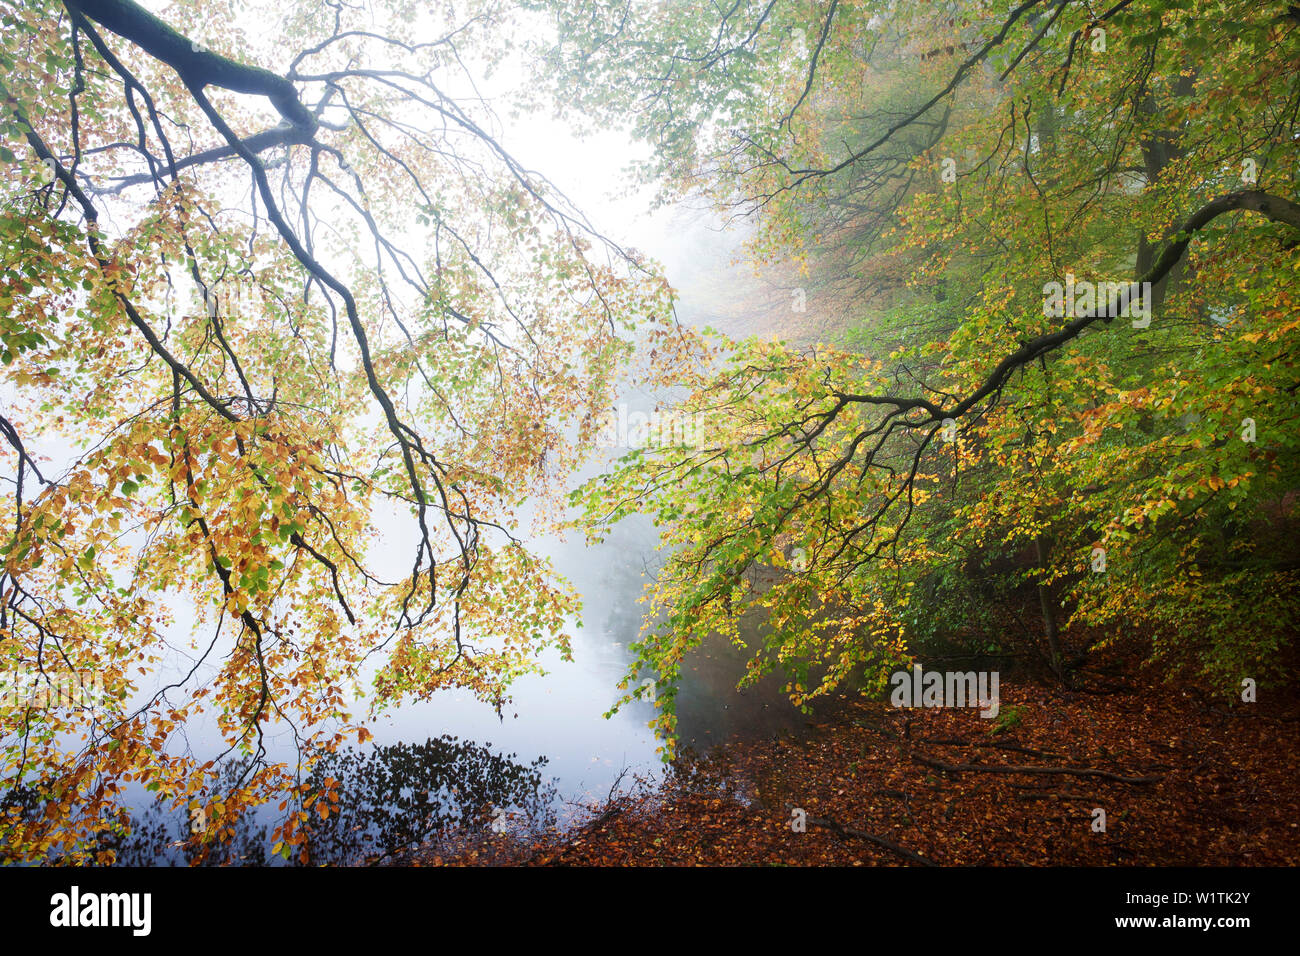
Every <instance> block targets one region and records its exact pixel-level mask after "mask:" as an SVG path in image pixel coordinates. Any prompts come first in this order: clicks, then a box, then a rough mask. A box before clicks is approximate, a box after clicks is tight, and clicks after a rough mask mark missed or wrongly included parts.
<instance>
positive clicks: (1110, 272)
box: [537, 0, 1300, 735]
mask: <svg viewBox="0 0 1300 956" xmlns="http://www.w3.org/2000/svg"><path fill="white" fill-rule="evenodd" d="M537 5H538V6H541V7H544V8H546V9H548V10H549V11H550V12H551V13H552V15H553V16H554V18H555V22H556V23H557V30H558V35H559V37H560V42H559V43H556V44H552V45H550V46H549V47H546V48H544V49H539V51H538V53H539V56H540V57H541V62H542V63H543V64H544V73H545V75H550V76H553V77H555V84H554V88H555V89H556V90H558V91H559V92H560V94H561V95H566V94H567V95H568V96H569V98H570V101H571V102H572V103H573V104H574V105H575V108H578V109H581V110H583V111H586V112H587V113H594V114H595V115H598V116H599V115H606V116H608V117H609V118H611V119H612V118H614V117H616V116H630V117H631V118H632V120H631V122H632V125H633V127H634V129H635V131H636V132H637V133H638V134H639V135H641V136H642V137H644V138H645V139H646V140H647V141H649V142H651V143H653V144H654V145H655V147H656V151H655V153H654V157H655V158H654V160H653V161H652V163H651V165H650V167H649V168H648V170H647V172H648V173H649V174H652V175H662V176H665V177H667V180H666V182H667V186H666V190H665V192H666V195H667V196H669V197H675V196H686V195H702V196H704V197H705V198H707V199H709V200H711V201H712V202H713V203H714V204H715V205H716V207H717V208H719V209H720V210H721V211H722V212H723V213H724V214H727V215H730V216H734V217H743V218H745V219H747V220H748V221H749V222H751V223H752V224H753V225H754V227H755V230H756V232H755V235H756V238H755V240H754V241H753V242H752V244H751V251H752V253H753V257H754V259H755V261H756V262H757V263H758V264H759V265H760V266H763V265H768V266H769V267H777V268H780V269H784V270H785V271H784V274H785V275H798V274H799V271H800V269H802V270H804V274H805V275H806V276H807V280H806V282H802V280H799V279H794V280H792V284H801V285H806V288H803V287H800V288H796V289H792V293H794V294H796V298H794V300H793V303H799V304H803V305H806V308H807V309H808V310H809V311H813V310H819V309H820V310H825V311H827V312H829V313H832V314H836V315H839V316H841V317H842V319H843V321H844V322H845V324H846V325H848V326H849V327H850V328H849V331H848V332H847V333H846V335H845V336H844V338H843V340H842V341H840V342H838V343H836V344H835V345H824V344H823V345H817V346H816V347H799V346H795V345H787V344H778V343H772V342H764V341H757V340H751V341H748V342H744V343H741V344H739V346H738V347H736V348H735V349H732V350H730V355H729V357H728V359H727V360H726V361H725V362H724V363H722V367H721V368H719V367H718V366H717V364H716V363H715V362H714V361H713V360H712V359H710V358H708V357H706V352H707V350H708V349H710V348H715V347H717V346H718V343H716V342H711V341H710V340H709V339H708V338H707V337H705V338H703V339H702V340H701V341H700V343H699V350H700V351H699V356H700V358H699V360H698V361H697V362H695V363H694V364H693V365H690V366H685V365H684V364H683V363H678V364H677V366H676V367H675V368H673V369H666V370H665V375H664V381H665V382H666V383H671V384H674V385H677V386H684V387H686V388H687V389H688V390H689V394H688V397H687V398H686V399H685V400H684V401H683V403H682V406H681V407H682V413H683V414H699V415H702V416H706V418H707V420H708V421H709V422H710V423H711V424H710V427H709V429H708V430H707V432H706V434H707V436H708V437H707V439H706V440H705V441H703V442H701V443H700V444H699V445H698V446H695V447H686V446H683V445H680V444H678V445H663V446H661V447H658V448H652V449H646V450H642V451H638V452H636V453H635V454H633V455H630V456H629V457H627V458H626V459H624V461H623V462H622V463H621V466H620V468H619V469H618V470H617V471H616V473H615V474H614V475H613V476H611V477H609V478H605V479H601V480H598V481H595V482H593V483H592V484H591V485H590V486H589V487H588V488H587V490H586V493H585V494H584V495H583V496H582V500H583V501H584V502H585V504H586V506H587V515H588V526H589V527H590V528H591V530H592V532H593V534H595V535H597V536H598V535H600V534H602V533H603V531H604V529H605V528H606V527H607V526H608V524H609V523H610V522H612V521H616V520H618V519H619V518H620V517H622V516H624V515H626V514H629V513H633V512H636V511H645V510H648V511H650V512H652V513H654V514H655V515H656V516H657V518H658V521H659V524H660V527H661V528H662V530H663V535H664V543H665V549H666V551H667V552H668V554H667V558H666V561H667V564H666V567H665V570H664V571H663V573H661V574H660V575H659V576H658V579H657V580H656V582H655V583H654V585H653V587H652V592H651V594H652V598H653V603H652V612H651V617H650V619H649V623H648V629H647V632H646V634H645V635H644V637H643V640H642V641H641V643H640V644H639V645H638V649H639V657H638V659H637V661H636V662H635V663H634V664H633V667H632V670H631V671H630V672H629V674H628V675H627V678H626V680H625V682H624V685H623V686H624V689H627V688H632V690H631V691H630V692H629V694H628V696H629V697H633V696H636V695H638V694H639V693H641V692H640V691H639V690H638V689H636V682H637V681H638V680H639V679H640V675H641V674H642V673H643V672H644V671H650V672H657V673H658V674H659V675H660V683H659V684H658V685H657V687H656V694H655V699H656V702H657V704H658V705H659V706H660V708H661V711H660V715H659V719H658V723H659V725H660V727H661V728H662V729H664V730H665V732H667V733H668V734H669V735H670V734H671V731H672V729H673V727H674V716H673V690H672V685H673V684H674V682H675V681H676V679H677V677H678V676H679V674H680V668H681V664H682V660H683V656H684V655H685V654H686V653H687V651H688V650H690V649H691V648H692V647H694V646H696V645H698V644H699V643H701V642H702V641H705V640H713V639H717V638H718V636H719V635H721V636H722V637H724V638H729V639H730V640H732V641H734V642H737V643H739V644H741V645H744V644H745V641H744V639H743V638H742V635H741V633H740V630H739V625H738V622H739V620H740V617H741V614H742V613H743V612H745V611H758V612H761V613H762V615H764V618H765V620H766V621H768V623H769V624H770V630H769V633H768V635H767V636H766V637H765V638H764V639H763V643H762V645H761V646H753V645H750V646H748V651H749V653H750V655H751V658H752V660H751V669H750V674H749V678H747V679H753V678H757V677H758V676H761V675H763V674H766V673H769V672H772V671H778V672H784V673H785V674H786V675H787V677H788V690H789V693H790V697H791V699H792V700H793V701H794V702H795V703H796V704H799V705H807V704H808V702H809V701H811V700H812V699H813V698H815V697H817V696H818V695H821V694H825V693H828V692H830V691H832V690H834V689H835V688H837V687H840V686H842V685H843V684H844V683H845V681H847V680H848V679H849V678H851V677H852V678H855V679H857V678H861V679H863V680H865V684H866V687H867V688H868V689H871V688H880V687H883V683H884V680H885V678H886V676H887V675H888V674H889V673H890V672H891V670H893V669H894V668H896V667H898V666H900V665H904V664H906V663H907V662H909V661H910V660H912V659H913V658H914V657H915V656H916V655H918V654H919V653H923V652H924V651H925V649H926V643H925V642H926V641H927V640H928V639H930V638H932V637H934V636H935V634H936V630H937V631H942V632H945V634H946V635H954V634H961V632H962V631H963V630H965V631H970V632H973V633H974V636H975V637H976V638H977V639H978V640H977V642H976V643H977V646H978V648H979V649H983V650H990V649H994V650H996V649H1002V648H1006V647H1007V645H1008V637H1007V635H1008V633H1009V632H1010V631H1012V630H1016V631H1023V632H1024V633H1025V634H1026V635H1027V637H1028V639H1029V645H1030V646H1031V647H1032V648H1033V649H1034V650H1035V651H1036V652H1038V653H1039V654H1041V657H1042V660H1043V663H1044V665H1045V666H1046V667H1047V668H1049V669H1050V671H1052V672H1054V673H1055V674H1056V675H1057V676H1058V677H1059V678H1060V679H1061V680H1064V681H1067V682H1068V681H1069V680H1070V679H1071V676H1070V675H1071V671H1072V668H1073V667H1075V666H1077V665H1079V664H1080V663H1082V661H1084V660H1086V657H1087V652H1088V651H1089V650H1090V649H1095V648H1097V647H1100V646H1103V645H1105V644H1106V643H1107V642H1110V641H1113V640H1115V639H1116V638H1118V637H1121V636H1124V635H1133V634H1136V635H1140V636H1145V637H1149V638H1151V640H1152V648H1153V653H1154V654H1155V655H1156V656H1160V657H1165V658H1167V659H1168V660H1169V661H1170V662H1171V663H1173V664H1175V665H1185V666H1186V667H1187V668H1189V669H1190V670H1191V672H1193V673H1195V674H1199V675H1200V676H1202V677H1204V678H1206V679H1209V680H1211V681H1213V682H1214V683H1215V684H1216V685H1217V686H1218V687H1219V688H1220V690H1221V691H1224V692H1227V693H1234V692H1239V690H1240V685H1241V681H1242V680H1243V679H1245V678H1248V677H1249V678H1253V679H1265V678H1266V675H1268V674H1270V673H1274V674H1275V673H1276V670H1277V667H1278V665H1279V662H1280V657H1279V651H1280V648H1281V647H1282V646H1284V645H1285V644H1286V643H1287V642H1288V641H1289V639H1290V635H1291V634H1293V633H1294V623H1295V601H1294V589H1295V586H1296V583H1297V578H1296V575H1297V569H1298V568H1300V560H1298V556H1297V553H1296V550H1295V546H1294V529H1295V519H1296V512H1295V506H1296V494H1295V492H1296V489H1297V487H1298V486H1300V485H1298V483H1300V475H1297V463H1298V462H1300V458H1298V457H1297V451H1298V450H1300V449H1297V429H1296V427H1295V426H1296V418H1297V412H1298V411H1300V409H1298V408H1297V389H1298V388H1300V374H1298V370H1297V368H1296V362H1295V348H1294V345H1295V335H1296V331H1297V329H1298V328H1300V315H1298V314H1297V309H1296V298H1295V288H1296V285H1295V270H1296V268H1297V264H1298V260H1297V258H1296V256H1297V253H1296V248H1297V240H1298V238H1300V237H1298V236H1297V230H1298V229H1300V205H1297V203H1296V201H1295V197H1296V180H1297V168H1298V164H1297V159H1298V158H1300V157H1298V156H1297V142H1300V140H1298V139H1297V127H1296V115H1297V110H1300V86H1298V85H1297V77H1296V73H1295V70H1294V69H1293V66H1294V63H1295V60H1296V54H1297V49H1298V48H1297V45H1298V44H1300V17H1297V15H1296V11H1295V8H1294V6H1292V5H1288V4H1286V3H1265V4H1259V3H1254V2H1251V3H1245V2H1242V3H1234V2H1226V3H1217V2H1216V3H1206V2H1200V0H1120V2H1118V3H1115V4H1114V5H1112V6H1109V7H1104V8H1103V7H1094V6H1091V5H1088V4H1084V3H1078V2H1073V0H1025V2H1023V3H1018V4H1013V5H1010V6H1008V5H1001V6H998V5H990V4H987V3H981V2H969V3H968V2H960V0H957V2H950V3H943V4H931V3H910V2H907V0H897V2H889V0H884V2H870V0H868V2H863V3H846V2H836V0H829V2H822V0H813V2H789V3H783V2H779V0H777V2H757V0H756V2H746V0H741V2H738V3H734V4H729V5H724V7H721V8H713V7H704V6H697V5H687V4H682V5H668V6H665V5H662V4H653V3H635V2H633V3H624V2H618V3H612V2H611V3H588V4H581V5H580V7H579V8H578V9H576V10H575V9H574V8H572V7H570V6H569V5H566V4H548V3H544V2H540V3H538V4H537ZM790 263H794V264H795V266H794V267H792V266H791V265H790ZM1098 289H1100V290H1101V291H1102V293H1103V294H1102V295H1100V296H1098V295H1096V292H1097V290H1098ZM1111 290H1114V291H1115V292H1116V293H1117V294H1111ZM1076 291H1077V292H1078V293H1079V294H1078V295H1076V294H1075V293H1076ZM1085 291H1086V292H1087V294H1086V295H1085V294H1084V292H1085ZM800 294H801V295H802V299H801V298H799V297H798V296H799V295H800ZM1067 300H1068V301H1067ZM793 303H792V306H793ZM1057 306H1060V308H1059V309H1058V308H1057ZM794 307H796V308H797V306H794ZM683 368H685V369H686V370H685V371H683ZM760 567H774V568H776V569H778V571H780V572H781V573H779V574H777V575H776V576H775V577H773V576H772V575H771V574H767V575H757V576H756V575H755V574H754V573H753V570H754V569H755V568H760ZM994 567H997V568H998V569H999V573H1002V574H1004V575H1005V576H1006V578H1007V579H1008V581H1009V583H1008V587H1011V588H1012V589H1014V590H1016V591H1017V597H1018V600H1017V601H1015V602H1013V604H1012V605H1011V606H1010V607H1008V608H1001V609H999V611H1000V613H999V614H998V615H997V617H996V619H991V618H988V617H986V616H984V615H983V614H982V613H981V608H980V607H978V606H977V602H978V600H980V598H981V595H980V594H978V593H977V590H978V589H976V588H972V587H971V586H970V581H971V580H972V576H976V575H978V574H982V573H984V572H987V571H989V570H990V569H992V568H994ZM1003 591H1004V593H1005V588H1004V589H1003ZM938 617H943V618H946V622H944V621H939V622H938V623H936V618H938Z"/></svg>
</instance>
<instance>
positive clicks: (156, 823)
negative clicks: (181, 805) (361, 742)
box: [102, 735, 558, 866]
mask: <svg viewBox="0 0 1300 956" xmlns="http://www.w3.org/2000/svg"><path fill="white" fill-rule="evenodd" d="M491 746H492V745H491V744H485V745H479V744H475V743H473V742H471V741H467V740H466V741H462V740H459V739H458V738H456V737H452V736H450V735H443V736H441V737H431V738H429V739H428V740H426V741H425V742H424V743H416V744H408V743H397V744H393V745H390V746H381V747H368V748H364V749H356V748H348V749H346V750H342V751H339V752H338V753H334V754H328V755H326V756H325V757H324V758H322V760H321V761H320V762H319V763H318V764H317V766H316V769H315V770H314V771H313V773H312V775H311V777H310V778H309V779H308V786H309V791H310V792H319V791H323V790H325V789H327V788H326V786H325V783H326V781H327V780H331V779H332V780H334V781H337V783H338V786H337V787H336V788H334V789H335V790H336V792H337V794H338V800H337V801H336V802H331V809H332V811H333V812H331V813H330V815H329V817H328V818H327V819H321V818H320V817H319V816H318V815H317V814H314V813H313V814H312V815H311V818H310V821H311V822H310V823H309V825H308V827H307V843H306V848H307V861H306V862H307V863H308V864H310V865H312V866H320V865H334V866H357V865H368V864H381V863H394V864H401V863H409V862H411V861H412V860H413V859H415V858H416V857H417V855H418V854H417V851H419V852H420V853H425V852H428V853H434V852H437V851H438V849H439V848H440V847H443V846H450V845H452V844H455V845H464V844H465V842H466V840H468V839H472V838H474V837H476V836H484V835H487V834H488V833H492V834H499V833H509V834H511V835H513V836H516V837H518V836H520V835H524V834H527V833H531V832H534V831H540V830H543V829H547V828H551V827H553V826H554V825H555V810H554V807H555V805H556V803H557V802H558V801H557V797H556V792H555V788H554V786H553V784H552V783H551V781H550V780H549V779H548V778H546V777H545V776H544V773H543V767H544V766H545V764H546V758H545V757H539V758H538V759H536V760H534V761H532V762H531V763H528V764H524V763H520V762H519V761H517V760H516V759H515V754H504V755H503V754H499V753H496V752H494V751H493V750H492V749H491ZM242 769H243V768H242V766H241V765H240V764H239V763H237V762H231V763H227V764H225V765H223V767H222V769H221V772H220V773H219V775H218V780H219V781H220V782H221V783H224V784H225V785H226V786H229V785H230V784H232V783H233V782H234V781H235V780H237V779H238V778H239V777H240V774H241V771H242ZM271 816H272V815H271V814H270V813H266V812H264V813H261V814H250V815H249V818H247V819H245V821H243V824H242V825H241V826H239V827H238V828H237V832H236V836H235V838H234V839H233V840H230V841H229V842H225V843H218V842H210V843H204V842H202V841H200V840H197V839H195V838H193V837H192V836H190V834H189V827H188V821H187V819H186V816H185V814H184V812H183V811H173V810H170V809H168V808H165V807H164V806H163V804H162V803H161V802H155V803H154V804H153V806H151V807H150V808H149V809H148V810H147V811H145V812H144V813H141V814H138V815H136V816H135V817H133V818H132V821H131V832H130V834H129V835H125V836H121V835H118V836H106V838H105V839H104V841H103V846H102V849H110V848H111V849H113V850H115V851H116V855H117V862H118V863H119V864H121V865H126V866H159V865H168V864H170V865H182V866H184V865H198V866H230V865H252V866H264V865H268V864H272V863H274V864H282V863H283V861H282V860H281V859H280V858H279V857H278V856H277V857H273V856H271V852H270V851H271V843H270V827H271V824H269V823H266V822H262V821H261V820H259V819H258V817H266V818H268V819H269V818H270V817H271ZM290 862H291V863H293V864H295V865H296V864H299V863H300V862H302V861H301V860H300V859H299V857H298V854H297V852H296V850H295V852H294V854H293V855H292V858H291V861H290Z"/></svg>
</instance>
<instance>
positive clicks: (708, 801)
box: [426, 660, 1300, 866]
mask: <svg viewBox="0 0 1300 956" xmlns="http://www.w3.org/2000/svg"><path fill="white" fill-rule="evenodd" d="M1111 663H1112V666H1113V665H1114V664H1115V663H1116V662H1114V661H1112V662H1111ZM1126 663H1128V664H1129V665H1131V666H1129V667H1125V668H1123V669H1120V670H1119V672H1120V673H1124V674H1126V675H1128V676H1127V677H1126V680H1127V681H1131V682H1129V683H1119V682H1117V681H1116V680H1115V679H1114V678H1103V677H1099V676H1093V677H1086V676H1085V677H1083V678H1081V679H1080V681H1079V682H1078V683H1077V684H1076V686H1075V688H1073V689H1069V690H1067V689H1064V688H1060V687H1053V686H1049V685H1045V684H1040V683H1020V682H1014V681H1013V682H1007V683H1004V684H1003V686H1002V688H1001V712H1000V714H999V717H998V718H997V719H984V718H981V717H980V716H979V714H978V712H977V711H975V710H967V709H944V708H935V709H912V710H907V709H895V708H893V707H891V706H889V704H888V703H887V702H878V701H860V702H855V703H853V704H852V705H850V706H848V707H847V708H846V709H845V710H843V711H842V712H840V713H838V714H837V715H836V716H835V717H833V718H829V719H827V720H825V721H824V722H821V723H818V724H816V725H813V726H812V727H810V728H809V731H808V733H806V734H802V735H789V734H787V735H784V736H783V737H781V738H777V739H771V740H765V741H759V742H750V743H741V742H733V743H731V744H727V745H723V746H721V747H718V748H716V749H715V750H713V751H712V752H711V753H710V754H709V755H707V756H704V757H689V756H688V757H686V758H683V759H682V760H680V761H678V762H677V764H676V765H675V770H674V773H673V774H672V775H671V776H670V777H669V779H668V780H667V781H666V782H665V783H664V784H662V785H661V786H658V787H655V788H640V789H638V790H637V791H635V792H633V793H624V794H623V795H621V796H619V795H615V796H613V797H611V799H610V800H609V801H608V802H607V803H606V804H605V805H604V806H603V807H598V808H593V810H592V813H593V815H592V819H591V820H590V821H589V822H588V823H587V825H586V826H585V827H582V828H580V829H577V830H574V831H571V832H570V833H568V834H567V835H565V836H563V837H561V836H550V837H548V836H542V837H540V838H539V837H534V838H533V839H531V840H526V841H525V840H519V839H517V838H511V837H509V836H506V835H493V836H490V837H488V838H487V843H486V844H484V845H479V846H477V847H476V848H474V849H473V850H469V851H466V852H464V853H461V854H460V855H458V856H456V857H453V858H451V859H445V858H443V857H442V856H437V857H430V858H427V859H426V862H428V863H434V862H438V863H442V862H453V863H480V864H481V863H483V862H498V863H510V864H524V865H562V866H577V865H600V864H604V865H616V866H617V865H634V866H693V865H706V866H718V865H780V866H807V865H837V866H880V865H900V864H902V865H918V866H924V865H940V866H970V865H1003V866H1015V865H1030V866H1044V865H1080V866H1109V865H1121V866H1164V865H1204V866H1210V865H1214V866H1286V865H1296V864H1297V863H1300V782H1298V781H1297V776H1296V770H1297V768H1296V767H1295V766H1294V756H1293V754H1294V748H1292V747H1290V746H1289V745H1288V744H1289V743H1290V742H1291V741H1293V740H1294V737H1295V734H1296V731H1297V725H1298V723H1300V699H1298V698H1297V695H1296V692H1295V688H1294V687H1290V688H1286V689H1285V690H1282V689H1275V690H1268V689H1264V690H1261V692H1260V695H1259V701H1258V702H1256V703H1249V704H1248V703H1240V702H1238V703H1235V704H1233V705H1229V704H1227V703H1225V702H1224V700H1223V699H1222V698H1221V697H1220V698H1215V697H1213V696H1212V695H1211V694H1210V693H1209V692H1208V690H1207V689H1206V688H1200V687H1191V686H1188V685H1186V684H1183V683H1178V682H1172V683H1171V682H1165V681H1163V680H1162V679H1161V675H1160V674H1158V673H1156V672H1154V671H1151V670H1149V669H1148V670H1140V669H1139V668H1138V667H1137V664H1136V660H1132V661H1129V662H1126ZM1111 672H1112V673H1113V672H1115V670H1114V669H1112V670H1111ZM1098 811H1104V818H1103V815H1102V814H1101V813H1099V812H1098ZM1103 827H1104V828H1103Z"/></svg>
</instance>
